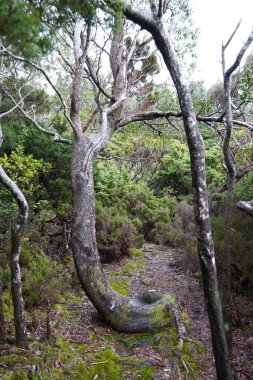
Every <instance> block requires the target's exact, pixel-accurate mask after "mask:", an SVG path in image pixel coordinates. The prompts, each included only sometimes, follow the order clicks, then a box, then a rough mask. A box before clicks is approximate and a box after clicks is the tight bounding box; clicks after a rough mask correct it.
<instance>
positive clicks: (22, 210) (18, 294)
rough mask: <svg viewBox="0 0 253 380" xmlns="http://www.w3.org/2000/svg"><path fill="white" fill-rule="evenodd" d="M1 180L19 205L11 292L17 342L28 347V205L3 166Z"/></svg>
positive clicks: (13, 247) (20, 345)
mask: <svg viewBox="0 0 253 380" xmlns="http://www.w3.org/2000/svg"><path fill="white" fill-rule="evenodd" d="M0 182H1V183H2V184H3V185H4V186H5V187H6V188H7V189H8V190H9V191H10V192H11V193H12V195H13V196H14V198H15V200H16V202H17V204H18V207H19V214H18V217H17V220H16V223H15V225H14V227H13V228H12V233H11V253H10V268H11V292H12V299H13V306H14V324H15V334H16V344H17V346H19V347H22V348H27V346H28V345H27V336H26V322H25V313H24V300H23V295H22V288H21V271H20V264H19V258H20V251H21V238H22V235H23V228H24V225H25V223H26V220H27V216H28V205H27V202H26V199H25V197H24V195H23V193H22V192H21V190H20V189H19V188H18V186H17V185H16V184H15V183H14V182H13V181H12V180H11V179H10V178H9V177H8V175H7V174H6V173H5V171H4V170H3V168H2V167H0Z"/></svg>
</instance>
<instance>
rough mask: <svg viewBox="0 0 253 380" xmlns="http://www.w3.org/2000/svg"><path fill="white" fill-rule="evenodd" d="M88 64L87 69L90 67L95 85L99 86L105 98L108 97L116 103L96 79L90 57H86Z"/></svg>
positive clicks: (90, 73)
mask: <svg viewBox="0 0 253 380" xmlns="http://www.w3.org/2000/svg"><path fill="white" fill-rule="evenodd" d="M86 63H87V67H88V70H89V72H88V74H89V75H90V76H91V79H92V80H93V82H94V83H95V85H96V86H97V88H98V89H99V91H100V92H102V94H103V95H104V96H106V97H107V98H108V99H110V100H111V101H113V102H114V101H115V99H114V97H113V96H112V95H110V94H108V92H107V91H106V90H105V89H104V88H103V87H102V86H101V84H100V83H99V81H98V80H97V79H96V77H95V75H94V73H93V71H92V68H91V62H90V59H89V58H88V57H86Z"/></svg>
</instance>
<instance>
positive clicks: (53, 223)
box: [0, 125, 253, 380]
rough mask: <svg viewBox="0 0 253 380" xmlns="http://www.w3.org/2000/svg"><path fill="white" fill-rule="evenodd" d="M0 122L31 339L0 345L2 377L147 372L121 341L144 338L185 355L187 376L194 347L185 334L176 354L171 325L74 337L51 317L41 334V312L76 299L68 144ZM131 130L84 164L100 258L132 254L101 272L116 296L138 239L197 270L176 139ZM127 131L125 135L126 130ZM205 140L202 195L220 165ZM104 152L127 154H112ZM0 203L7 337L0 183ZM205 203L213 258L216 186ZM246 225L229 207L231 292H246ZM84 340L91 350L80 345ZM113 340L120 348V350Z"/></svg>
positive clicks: (7, 200)
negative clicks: (22, 201) (13, 185)
mask: <svg viewBox="0 0 253 380" xmlns="http://www.w3.org/2000/svg"><path fill="white" fill-rule="evenodd" d="M3 129H4V135H5V142H4V145H3V155H2V158H1V159H0V162H1V164H2V165H3V166H4V167H5V169H6V171H7V172H8V173H9V174H10V175H11V176H12V178H13V179H14V180H16V182H17V184H18V185H19V186H20V188H21V189H22V190H23V192H24V194H25V196H26V197H27V200H28V203H29V207H30V216H29V220H28V223H27V226H26V231H25V237H24V239H23V244H22V252H21V266H22V280H23V281H22V282H23V292H24V298H25V304H26V310H27V320H28V331H29V336H30V338H31V342H30V351H29V352H24V351H22V350H19V349H13V348H11V350H10V349H9V348H6V350H3V354H2V357H1V363H2V366H0V373H5V375H4V378H5V379H13V380H14V379H15V380H18V379H22V380H23V379H37V378H38V374H36V373H35V372H36V368H37V367H36V365H37V366H38V368H39V369H40V373H41V374H40V376H41V379H43V380H46V379H56V380H57V379H65V378H71V379H84V378H85V379H88V380H89V379H91V380H94V379H97V378H98V379H99V378H106V379H128V378H131V379H135V378H136V379H137V378H142V379H152V378H153V366H152V363H151V364H150V363H148V362H145V361H142V360H139V359H136V358H134V357H132V356H131V347H133V346H135V345H136V344H140V345H143V344H145V342H148V344H150V345H151V346H154V347H156V349H160V350H162V351H163V352H165V351H166V355H168V357H171V356H173V357H174V358H176V360H177V361H178V362H179V368H180V371H182V370H183V369H182V368H184V365H183V363H184V360H185V361H186V362H187V363H190V367H191V368H192V373H193V374H194V375H192V377H191V378H197V376H198V375H197V374H198V364H197V361H196V358H195V353H196V352H197V351H198V349H197V347H198V344H196V347H195V345H192V344H189V342H188V343H187V342H185V343H184V346H183V349H182V350H181V351H180V353H179V352H178V351H177V348H176V346H177V343H178V342H177V336H176V335H177V334H176V331H175V330H173V329H172V330H170V331H163V332H162V333H161V332H160V333H158V332H156V333H154V334H151V335H145V334H143V335H141V336H138V337H137V336H131V337H126V336H125V337H123V338H122V337H121V336H120V334H117V333H114V334H113V335H112V336H108V335H106V336H103V337H101V338H99V337H98V336H97V335H96V334H95V333H94V331H92V329H91V330H90V331H89V332H88V337H86V338H87V339H88V343H76V342H75V341H70V340H68V339H65V338H64V336H62V335H60V334H59V333H58V327H57V324H56V325H54V326H53V327H52V330H53V331H52V336H51V335H50V337H49V336H47V328H46V320H47V316H48V315H51V317H50V318H51V320H53V319H57V320H58V323H59V324H60V323H63V324H64V323H65V322H64V321H67V320H68V318H71V315H72V316H73V315H75V313H76V316H77V315H79V314H80V311H79V308H81V306H82V302H83V301H81V299H82V297H81V296H80V295H79V285H78V279H77V275H76V272H75V268H74V264H73V260H72V256H71V242H70V233H71V220H72V206H71V199H72V194H71V185H70V155H71V148H70V147H68V146H64V145H57V144H55V143H54V142H52V141H51V140H50V138H48V137H47V136H45V135H41V134H40V133H39V132H38V131H36V130H33V129H32V128H30V127H28V128H25V129H23V128H22V129H21V128H20V127H19V126H18V125H15V129H13V128H12V129H10V128H8V126H4V128H3ZM137 131H138V130H137V129H134V128H133V129H131V133H130V132H129V129H126V130H125V131H123V132H121V133H119V135H118V136H117V139H118V140H117V141H118V142H117V143H116V142H115V140H113V141H112V143H111V144H110V146H109V148H108V149H107V150H106V152H105V153H104V154H103V156H102V157H100V158H98V159H97V160H96V162H95V164H94V182H95V192H96V228H97V240H98V249H99V254H100V257H101V260H102V262H112V261H115V260H120V259H122V257H129V258H132V259H131V260H130V259H129V261H128V263H127V265H126V266H125V267H124V269H123V271H122V273H117V272H115V273H111V275H110V278H109V284H110V285H111V287H112V288H113V289H114V290H115V291H117V292H118V293H120V294H121V295H124V296H127V295H128V292H129V285H128V281H127V278H128V276H131V275H132V274H131V271H138V270H139V269H140V268H141V266H142V265H144V264H143V261H142V254H141V253H140V251H138V248H140V247H141V246H142V244H143V243H144V241H148V242H154V243H157V244H166V245H169V246H172V247H177V248H181V249H183V250H184V251H185V259H184V266H185V268H186V269H187V270H190V271H192V272H193V273H194V272H197V273H199V264H198V258H197V248H196V236H195V225H194V213H193V206H192V197H191V184H190V165H189V157H188V151H187V148H186V143H185V142H184V141H179V140H176V139H174V138H169V137H158V136H156V135H154V134H152V132H150V131H149V130H145V129H143V130H142V131H141V134H140V133H139V132H137ZM129 135H131V138H130V139H129V138H128V139H126V136H128V137H129ZM205 141H206V148H207V164H208V170H207V178H208V186H209V189H210V194H213V193H214V192H215V189H217V186H218V185H220V184H221V183H222V181H223V180H224V174H223V172H222V167H221V164H220V153H219V152H218V149H217V146H216V145H215V144H213V142H212V141H213V140H212V139H211V137H210V136H209V135H208V133H206V136H205ZM158 152H159V155H157V154H158ZM113 155H115V156H121V158H123V159H124V158H126V157H127V158H128V159H127V161H124V160H122V159H120V160H117V159H114V160H113V159H112V156H113ZM154 156H155V157H156V158H155V160H154V159H153V158H152V157H154ZM138 157H139V158H140V157H141V158H143V160H140V159H138ZM129 158H132V161H131V160H129ZM140 162H141V163H142V165H140ZM252 183H253V176H252V173H251V174H249V175H248V177H247V179H245V180H244V181H242V182H240V183H239V184H238V185H237V188H236V194H237V197H238V199H239V198H241V199H243V198H247V191H248V189H249V187H250V186H251V187H252ZM0 208H1V214H0V237H1V239H0V241H1V243H0V280H1V283H2V285H3V290H4V291H3V305H4V312H5V318H6V319H7V322H8V323H7V326H8V331H7V332H8V336H9V337H13V336H14V331H13V325H12V322H11V321H12V318H13V317H12V313H13V307H12V302H11V296H10V272H9V267H8V255H9V248H10V231H11V226H12V221H13V220H14V218H15V215H16V212H17V208H16V205H15V202H14V201H13V199H12V197H11V196H10V194H8V192H7V191H6V190H4V189H3V188H1V189H0ZM211 211H212V225H213V232H214V240H215V245H216V252H217V259H218V264H219V267H221V265H222V251H223V246H222V244H223V229H224V226H223V211H224V194H221V195H217V196H216V197H213V201H212V206H211ZM252 224H253V220H252V218H250V217H247V216H244V215H243V216H242V215H241V214H240V212H238V211H236V210H234V213H233V220H232V227H233V244H232V255H233V258H232V261H233V265H232V270H233V287H234V290H236V291H240V292H242V291H244V292H246V291H250V290H251V289H252V284H253V278H252V267H253V262H252V257H251V252H252V247H253V237H252V227H253V225H252ZM122 275H123V278H122ZM148 285H149V284H148V283H147V286H148ZM70 298H71V302H70V304H71V307H70V308H69V309H68V307H69V306H66V305H69V299H70ZM64 305H65V306H64ZM73 305H74V308H73ZM75 307H76V309H75ZM41 326H42V327H41ZM58 326H59V325H58ZM76 328H77V326H76ZM37 331H38V332H39V333H38V334H37ZM86 335H87V334H86ZM34 337H35V338H36V339H34ZM91 342H92V344H93V350H91V351H90V350H89V345H90V343H91ZM136 342H139V343H136ZM119 346H123V347H124V349H125V350H126V352H125V353H124V354H122V348H121V349H119V348H118V347H119ZM193 346H194V347H193ZM5 351H6V355H5ZM123 351H124V350H123ZM199 351H201V349H200V350H199ZM192 353H193V354H192ZM33 366H35V367H33ZM10 367H11V368H10ZM6 370H7V372H6ZM70 374H71V375H70ZM129 374H130V375H131V377H129V376H130V375H129ZM194 376H195V377H194Z"/></svg>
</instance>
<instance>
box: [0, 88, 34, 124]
mask: <svg viewBox="0 0 253 380" xmlns="http://www.w3.org/2000/svg"><path fill="white" fill-rule="evenodd" d="M0 88H2V87H1V85H0ZM34 91H35V89H33V90H31V91H29V92H28V93H27V94H26V95H24V96H23V97H22V98H21V99H20V100H19V101H18V103H15V105H14V106H13V107H12V108H10V109H9V110H8V111H6V112H2V113H0V119H1V118H2V117H5V116H7V115H9V114H10V113H12V112H13V111H15V109H17V108H18V107H19V106H20V105H21V104H22V103H23V102H24V100H25V99H26V98H27V97H28V96H29V95H31V94H32V93H33V92H34Z"/></svg>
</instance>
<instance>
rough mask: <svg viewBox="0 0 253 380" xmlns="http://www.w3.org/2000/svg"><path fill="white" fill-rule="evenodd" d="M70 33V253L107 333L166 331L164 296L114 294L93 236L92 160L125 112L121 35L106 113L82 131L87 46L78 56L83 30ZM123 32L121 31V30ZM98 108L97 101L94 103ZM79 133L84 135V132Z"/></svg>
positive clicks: (172, 312)
mask: <svg viewBox="0 0 253 380" xmlns="http://www.w3.org/2000/svg"><path fill="white" fill-rule="evenodd" d="M78 23H79V22H78V21H77V24H76V28H75V36H74V52H75V57H76V68H75V73H74V78H73V83H72V96H71V113H70V117H71V122H72V127H73V131H74V141H73V153H72V167H71V176H72V187H73V202H74V223H73V228H72V249H73V256H74V260H75V266H76V270H77V274H78V277H79V281H80V283H81V286H82V288H83V290H84V291H85V293H86V295H87V296H88V297H89V299H90V300H91V302H92V303H93V305H94V306H95V308H96V309H97V311H98V312H99V314H100V315H101V316H102V317H103V318H104V320H105V321H107V322H108V323H109V324H110V325H111V326H112V327H114V328H115V329H117V330H120V331H124V332H141V331H146V330H150V329H155V328H160V327H162V326H167V325H170V324H171V323H173V322H174V319H175V318H176V316H177V315H178V310H177V309H176V305H175V303H174V301H173V298H172V297H171V296H169V295H167V296H164V297H162V296H160V297H159V296H158V297H157V301H156V302H154V301H152V300H151V298H150V299H148V298H145V299H144V298H142V297H140V298H136V299H130V298H128V297H122V296H121V295H119V294H118V293H116V292H115V291H114V290H113V289H112V288H111V287H110V286H109V284H108V282H107V280H106V277H105V275H104V273H103V270H102V267H101V264H100V258H99V255H98V250H97V242H96V230H95V198H94V184H93V168H92V164H93V160H94V157H95V154H96V153H98V152H99V151H100V150H102V149H104V148H105V147H106V145H107V143H108V141H109V139H110V136H111V135H112V133H113V131H114V130H115V127H116V123H117V121H118V119H119V117H120V115H121V112H122V110H123V108H124V99H125V91H126V84H127V80H126V61H125V60H126V57H125V52H124V51H123V49H122V39H123V36H124V33H123V31H122V33H120V34H119V35H117V36H115V37H114V39H113V41H112V55H113V57H114V59H113V57H111V58H112V62H111V66H112V72H113V77H114V93H113V95H114V97H115V99H112V103H111V105H110V107H109V109H107V110H106V111H103V110H102V106H101V104H99V111H100V120H99V122H98V124H97V125H96V127H92V128H91V127H90V128H88V127H85V128H87V129H86V130H85V131H83V128H82V127H81V122H80V109H81V97H82V87H83V69H84V63H85V56H86V52H87V46H88V40H87V41H86V43H85V46H84V47H83V49H82V51H79V50H80V49H79V48H80V46H83V45H82V40H83V38H81V34H82V29H81V28H80V25H79V26H78ZM123 28H124V26H123ZM97 101H98V102H99V100H97ZM85 128H84V129H85Z"/></svg>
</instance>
